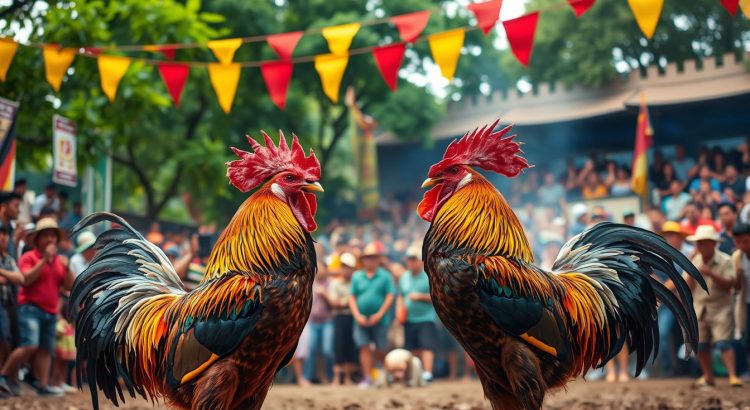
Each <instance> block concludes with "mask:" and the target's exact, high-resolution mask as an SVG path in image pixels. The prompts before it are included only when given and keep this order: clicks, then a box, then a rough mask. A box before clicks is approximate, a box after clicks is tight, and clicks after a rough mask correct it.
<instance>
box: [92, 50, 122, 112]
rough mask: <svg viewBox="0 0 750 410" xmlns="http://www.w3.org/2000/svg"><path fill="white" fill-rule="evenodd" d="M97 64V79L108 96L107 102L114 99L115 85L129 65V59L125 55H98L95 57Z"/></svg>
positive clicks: (117, 84)
mask: <svg viewBox="0 0 750 410" xmlns="http://www.w3.org/2000/svg"><path fill="white" fill-rule="evenodd" d="M96 60H97V64H98V65H99V80H100V81H101V84H102V90H103V91H104V94H106V95H107V98H109V102H112V101H114V100H115V96H116V95H117V87H118V86H119V85H120V80H122V77H123V76H124V75H125V72H127V71H128V67H130V59H129V58H127V57H118V56H107V55H100V56H99V58H97V59H96Z"/></svg>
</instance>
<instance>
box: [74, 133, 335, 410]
mask: <svg viewBox="0 0 750 410" xmlns="http://www.w3.org/2000/svg"><path fill="white" fill-rule="evenodd" d="M263 136H264V138H265V144H266V146H265V147H263V146H261V145H260V144H258V143H257V142H255V141H254V140H253V139H252V138H250V137H248V141H249V142H250V144H251V146H252V148H253V151H254V152H253V153H251V152H245V151H241V150H239V149H236V148H232V149H233V150H234V152H235V153H236V154H237V155H238V156H239V157H240V159H238V160H235V161H232V162H229V163H228V164H227V165H228V171H227V176H228V177H229V180H230V182H231V183H232V184H233V185H234V186H236V187H237V188H239V189H240V190H241V191H243V192H247V191H249V190H251V189H253V188H255V187H257V186H259V185H261V184H263V183H264V182H265V184H264V185H263V186H262V187H261V188H259V189H258V190H257V191H256V192H255V193H253V194H252V195H251V196H250V197H249V198H248V199H247V200H246V201H245V202H244V203H243V204H242V206H240V208H239V209H238V210H237V213H236V214H235V215H234V217H233V218H232V220H231V221H230V222H229V225H228V226H227V227H226V229H224V231H223V233H222V234H221V236H220V238H219V239H218V242H217V243H216V246H215V247H214V248H213V250H212V251H211V255H210V258H209V261H208V265H207V266H206V274H205V277H204V278H203V281H202V282H201V284H200V286H198V288H196V289H195V290H193V291H191V292H187V291H186V290H185V288H184V287H183V285H182V283H181V282H180V279H179V278H178V276H177V274H176V273H175V270H174V268H173V267H172V265H171V264H170V263H169V261H168V260H167V257H166V256H165V255H164V253H163V252H162V251H161V250H160V249H159V248H158V247H156V246H155V245H153V244H151V243H149V242H148V241H146V240H145V239H144V238H143V236H141V235H140V234H139V233H138V232H136V231H135V230H133V228H131V227H130V225H128V224H127V222H125V221H124V220H122V219H121V218H120V217H118V216H116V215H113V214H108V213H98V214H93V215H90V216H88V217H86V218H85V219H84V220H82V221H81V222H80V223H79V224H78V225H77V226H76V228H75V229H76V231H80V230H81V229H83V228H85V227H87V226H89V225H92V224H95V223H97V222H100V221H104V220H108V221H112V222H116V223H117V224H119V225H120V227H118V228H114V229H111V230H109V231H106V232H104V233H103V234H101V235H100V236H99V238H98V239H97V242H96V245H95V246H96V247H97V249H98V250H99V252H98V254H97V256H96V257H95V258H94V260H93V261H92V262H91V264H90V265H89V267H88V269H86V270H85V271H84V272H83V273H82V274H81V276H79V277H78V278H77V279H76V282H75V284H74V286H73V290H72V294H71V306H72V307H74V310H79V312H78V313H77V321H76V344H77V347H78V363H79V366H78V369H79V371H78V378H79V380H80V379H81V378H82V377H83V375H82V372H83V371H85V374H86V376H87V378H88V382H89V386H90V388H91V396H92V401H93V404H94V408H98V393H97V387H98V388H99V389H101V390H102V392H103V393H104V395H105V396H106V397H107V398H108V399H109V400H111V401H112V402H113V403H115V404H117V403H118V400H120V401H123V400H124V395H123V387H122V386H124V387H125V388H126V389H127V392H128V393H129V394H130V396H132V397H135V393H138V394H139V395H141V396H143V397H147V398H151V399H158V398H164V399H165V400H166V401H167V402H168V403H169V404H171V405H173V406H175V407H177V408H184V409H188V408H189V409H204V410H216V409H259V408H260V407H261V405H262V404H263V400H264V399H265V397H266V393H267V392H268V389H269V387H270V385H271V382H272V380H273V377H274V375H275V374H276V372H277V371H278V370H279V369H280V368H282V367H283V366H284V365H286V363H288V362H289V361H290V359H291V358H292V355H293V354H294V350H295V347H296V345H297V341H298V339H299V336H300V333H301V332H302V328H303V327H304V325H305V322H306V321H307V317H308V315H309V313H310V307H311V288H312V282H313V278H314V277H315V272H316V258H315V250H314V249H313V240H312V238H311V236H310V232H312V231H314V230H315V229H316V224H315V219H314V216H315V210H316V202H315V196H314V195H313V194H312V193H311V191H321V192H322V191H323V189H322V187H321V186H320V184H319V183H318V180H319V179H320V165H319V163H318V160H317V159H316V158H315V155H314V154H313V153H312V152H311V154H310V155H309V156H305V152H304V151H303V149H302V147H301V146H300V144H299V142H298V140H297V137H296V136H294V138H293V141H292V146H291V148H290V147H289V146H288V145H287V143H286V141H285V139H284V136H283V134H281V135H280V137H279V145H278V146H275V145H274V143H273V141H271V138H270V137H268V135H266V134H265V133H263Z"/></svg>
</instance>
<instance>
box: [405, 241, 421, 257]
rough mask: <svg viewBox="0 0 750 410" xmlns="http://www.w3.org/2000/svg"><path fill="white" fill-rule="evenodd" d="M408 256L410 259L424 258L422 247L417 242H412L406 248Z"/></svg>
mask: <svg viewBox="0 0 750 410" xmlns="http://www.w3.org/2000/svg"><path fill="white" fill-rule="evenodd" d="M406 257H407V258H409V259H422V248H420V247H419V245H417V244H416V243H415V244H412V245H411V246H409V248H408V249H406Z"/></svg>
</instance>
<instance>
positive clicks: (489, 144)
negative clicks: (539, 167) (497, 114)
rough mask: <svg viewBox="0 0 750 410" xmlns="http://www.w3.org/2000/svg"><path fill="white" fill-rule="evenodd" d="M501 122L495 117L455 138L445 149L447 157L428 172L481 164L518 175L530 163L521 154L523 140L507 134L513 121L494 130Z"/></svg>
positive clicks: (502, 172) (483, 167) (490, 168)
mask: <svg viewBox="0 0 750 410" xmlns="http://www.w3.org/2000/svg"><path fill="white" fill-rule="evenodd" d="M499 122H500V120H495V122H493V123H492V124H489V125H485V126H484V127H482V128H475V129H474V131H472V132H467V133H466V134H464V136H463V137H461V138H460V139H456V140H453V142H451V143H450V145H448V148H447V149H446V150H445V154H444V155H443V159H442V160H441V161H440V162H438V163H437V164H435V165H433V166H432V167H430V172H429V173H428V175H427V176H429V177H430V178H432V177H434V176H437V174H439V173H440V172H442V171H444V170H445V169H447V168H449V167H451V166H453V165H471V166H477V167H479V168H482V169H485V170H487V171H494V172H498V173H500V174H503V175H505V176H507V177H514V176H516V175H518V174H519V173H520V172H521V170H523V169H524V168H528V167H529V163H528V162H526V159H524V158H523V157H520V156H519V154H521V153H522V151H521V144H520V143H518V142H515V141H513V139H514V138H515V137H516V136H515V135H511V136H509V137H506V138H503V136H504V135H505V134H507V133H508V131H510V129H511V128H513V126H512V125H509V126H507V127H505V128H503V129H501V130H500V131H497V132H492V130H494V129H495V127H497V124H498V123H499Z"/></svg>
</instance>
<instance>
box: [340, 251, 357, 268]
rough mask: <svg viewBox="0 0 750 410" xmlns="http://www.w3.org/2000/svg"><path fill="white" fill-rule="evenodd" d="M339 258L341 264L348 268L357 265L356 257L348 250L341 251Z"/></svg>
mask: <svg viewBox="0 0 750 410" xmlns="http://www.w3.org/2000/svg"><path fill="white" fill-rule="evenodd" d="M339 259H340V260H341V264H342V265H344V266H348V267H350V268H356V267H357V257H356V256H354V255H352V254H351V253H349V252H344V253H342V254H341V256H339Z"/></svg>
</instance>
